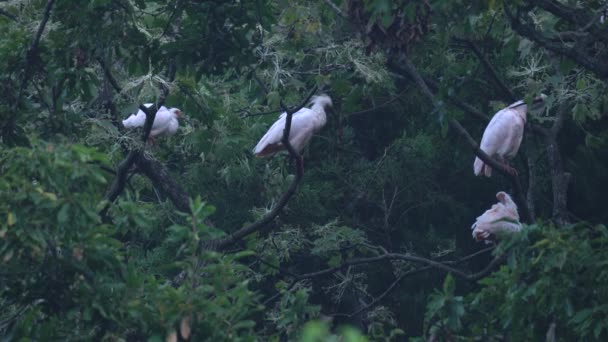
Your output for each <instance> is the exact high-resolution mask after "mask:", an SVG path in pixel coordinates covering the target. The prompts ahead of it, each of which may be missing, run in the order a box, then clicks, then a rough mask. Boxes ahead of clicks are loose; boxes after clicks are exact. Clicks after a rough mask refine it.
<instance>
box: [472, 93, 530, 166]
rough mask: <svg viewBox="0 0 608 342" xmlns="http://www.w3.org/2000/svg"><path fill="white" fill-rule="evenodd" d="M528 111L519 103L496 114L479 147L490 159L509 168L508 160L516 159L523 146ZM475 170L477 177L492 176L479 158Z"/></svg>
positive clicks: (474, 164)
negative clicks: (482, 175) (496, 160)
mask: <svg viewBox="0 0 608 342" xmlns="http://www.w3.org/2000/svg"><path fill="white" fill-rule="evenodd" d="M527 110H528V106H527V105H526V104H525V103H524V102H523V101H517V102H515V103H513V104H511V105H510V106H508V107H507V108H503V109H501V110H500V111H498V112H497V113H496V114H494V117H493V118H492V120H490V123H489V124H488V127H486V130H485V131H484V132H483V137H482V138H481V144H480V146H479V147H480V148H481V150H482V151H484V152H485V153H486V154H487V155H489V156H490V157H497V158H498V159H499V161H500V162H502V163H504V164H505V166H507V165H506V162H507V160H508V159H512V158H513V157H515V155H516V154H517V151H518V150H519V146H520V145H521V140H522V138H523V135H524V126H525V124H526V112H527ZM473 170H474V172H475V175H476V176H479V175H480V174H482V172H483V174H484V175H485V176H486V177H490V176H491V175H492V168H491V167H490V166H489V165H486V164H485V163H484V162H483V161H482V160H481V159H479V157H477V158H475V162H474V163H473Z"/></svg>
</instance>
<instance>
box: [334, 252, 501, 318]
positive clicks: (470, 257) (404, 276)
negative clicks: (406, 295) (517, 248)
mask: <svg viewBox="0 0 608 342" xmlns="http://www.w3.org/2000/svg"><path fill="white" fill-rule="evenodd" d="M492 250H494V247H488V248H485V249H482V250H480V251H477V252H475V253H473V254H471V255H468V256H466V257H463V258H460V259H459V260H456V261H452V262H449V263H447V262H446V264H454V265H458V264H461V263H463V262H465V261H468V260H470V259H472V258H474V257H476V256H478V255H481V254H485V253H487V252H490V251H492ZM489 265H492V263H490V264H489ZM492 267H493V265H492ZM432 268H433V267H432V266H424V267H420V268H417V269H415V270H411V271H408V272H406V273H403V274H402V275H400V276H399V277H397V279H395V281H394V282H392V283H391V284H390V285H389V286H388V287H387V288H386V290H384V291H383V292H382V293H381V294H380V295H378V296H377V297H376V298H374V300H373V301H372V302H371V303H369V304H366V305H363V306H361V307H360V308H358V309H357V310H355V311H353V312H351V313H349V314H337V315H335V316H346V317H354V316H356V315H358V314H360V313H361V312H363V311H367V310H369V309H370V308H372V307H374V306H376V305H377V304H378V303H379V302H380V301H381V300H382V299H384V297H386V296H387V295H388V294H389V293H391V292H392V291H393V290H394V289H395V287H396V286H397V284H399V283H400V282H401V281H402V280H403V279H405V278H408V277H410V276H413V275H416V274H418V273H422V272H424V271H428V270H430V269H432ZM485 269H487V267H486V268H485ZM490 269H491V268H490Z"/></svg>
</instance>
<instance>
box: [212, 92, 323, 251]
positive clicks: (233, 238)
mask: <svg viewBox="0 0 608 342" xmlns="http://www.w3.org/2000/svg"><path fill="white" fill-rule="evenodd" d="M316 91H317V87H313V89H312V90H311V91H310V92H309V94H308V96H307V97H306V98H305V99H304V101H302V103H301V104H300V105H299V106H298V107H296V108H291V109H288V108H286V107H285V106H284V105H283V103H282V102H281V106H282V107H283V109H284V110H285V112H286V113H287V115H286V120H285V128H284V130H283V137H282V139H281V143H282V144H283V146H285V148H286V149H287V151H288V152H289V155H290V156H291V158H293V159H294V161H295V163H296V175H295V177H294V179H293V181H292V182H291V184H290V185H289V188H288V189H287V190H286V191H285V192H284V193H283V194H282V195H281V198H280V199H279V201H278V202H277V204H276V205H275V207H274V208H272V210H271V211H270V212H268V213H267V214H266V215H264V217H262V218H261V219H259V220H258V221H256V222H254V223H252V224H250V225H248V226H245V227H243V228H241V229H239V230H237V231H235V232H234V233H231V234H230V235H228V236H226V237H223V238H220V239H216V240H209V241H203V242H202V243H201V244H202V247H203V249H211V250H218V249H223V248H226V247H228V246H230V245H233V244H234V243H236V242H238V241H240V240H241V239H242V238H244V237H245V236H247V235H249V234H251V233H253V232H256V231H259V230H261V229H262V228H263V227H265V226H266V225H268V224H269V223H270V222H272V221H273V220H274V219H275V218H276V217H277V216H278V215H279V214H280V213H281V211H282V210H283V208H284V207H285V206H286V205H287V202H289V199H290V198H291V196H293V194H294V193H295V192H296V189H297V188H298V184H299V183H300V181H301V180H302V176H303V166H302V159H301V158H300V156H299V155H298V153H297V152H296V151H295V149H294V148H293V146H291V144H290V143H289V132H290V130H291V118H292V116H293V113H295V112H297V111H298V110H300V109H301V108H303V107H304V106H305V105H306V104H307V103H308V102H309V101H310V98H311V97H312V96H313V95H314V93H315V92H316Z"/></svg>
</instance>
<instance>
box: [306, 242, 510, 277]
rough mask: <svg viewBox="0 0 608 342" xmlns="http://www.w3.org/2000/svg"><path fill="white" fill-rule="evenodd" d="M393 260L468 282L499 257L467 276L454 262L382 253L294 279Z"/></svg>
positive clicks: (489, 269) (491, 266) (491, 265)
mask: <svg viewBox="0 0 608 342" xmlns="http://www.w3.org/2000/svg"><path fill="white" fill-rule="evenodd" d="M490 250H492V249H490V248H488V249H485V250H483V251H480V252H482V253H485V252H488V251H490ZM479 254H481V253H479V252H477V253H475V255H474V256H477V255H479ZM395 259H396V260H403V261H408V262H413V263H416V264H423V265H426V266H428V267H429V269H431V268H433V269H438V270H442V271H444V272H447V273H451V274H453V275H455V276H457V277H459V278H461V279H464V280H468V281H475V280H478V279H480V278H482V277H484V276H485V275H486V274H488V273H489V272H490V271H491V269H492V268H493V267H494V265H496V264H497V263H499V261H496V260H497V259H500V257H497V258H496V259H494V261H492V262H491V263H490V264H488V266H487V267H486V268H484V269H483V270H482V271H480V272H477V273H472V274H467V273H466V272H464V271H462V270H459V269H457V268H454V267H451V266H450V264H454V262H452V263H445V262H440V261H435V260H432V259H427V258H423V257H419V256H414V255H409V254H400V253H384V254H380V255H378V256H375V257H369V258H356V259H351V260H348V261H346V262H344V263H343V264H341V265H338V266H335V267H331V268H327V269H324V270H321V271H316V272H310V273H305V274H301V275H299V276H298V277H297V278H296V280H303V279H308V278H316V277H320V276H323V275H327V274H332V273H335V272H337V271H340V270H343V269H346V268H348V267H351V266H357V265H364V264H370V263H375V262H379V261H383V260H395ZM469 259H471V257H466V259H464V260H469ZM464 260H463V261H464ZM459 262H460V261H459Z"/></svg>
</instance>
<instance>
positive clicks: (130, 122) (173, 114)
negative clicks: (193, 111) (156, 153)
mask: <svg viewBox="0 0 608 342" xmlns="http://www.w3.org/2000/svg"><path fill="white" fill-rule="evenodd" d="M144 106H146V107H148V108H150V107H152V103H146V104H144ZM181 115H182V112H181V110H179V109H177V108H171V109H167V107H165V106H161V107H160V108H159V109H158V111H157V112H156V116H155V117H154V122H153V123H152V129H151V130H150V137H149V139H150V141H151V142H153V141H154V138H156V137H157V136H163V135H169V136H170V135H173V134H175V133H176V132H177V129H178V127H179V122H178V121H177V119H178V118H180V117H181ZM145 122H146V113H144V112H143V111H142V110H141V109H140V110H138V111H137V113H136V114H132V115H131V116H129V117H128V118H127V119H126V120H123V121H122V125H123V126H125V128H130V129H132V128H137V127H143V125H144V124H145Z"/></svg>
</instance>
